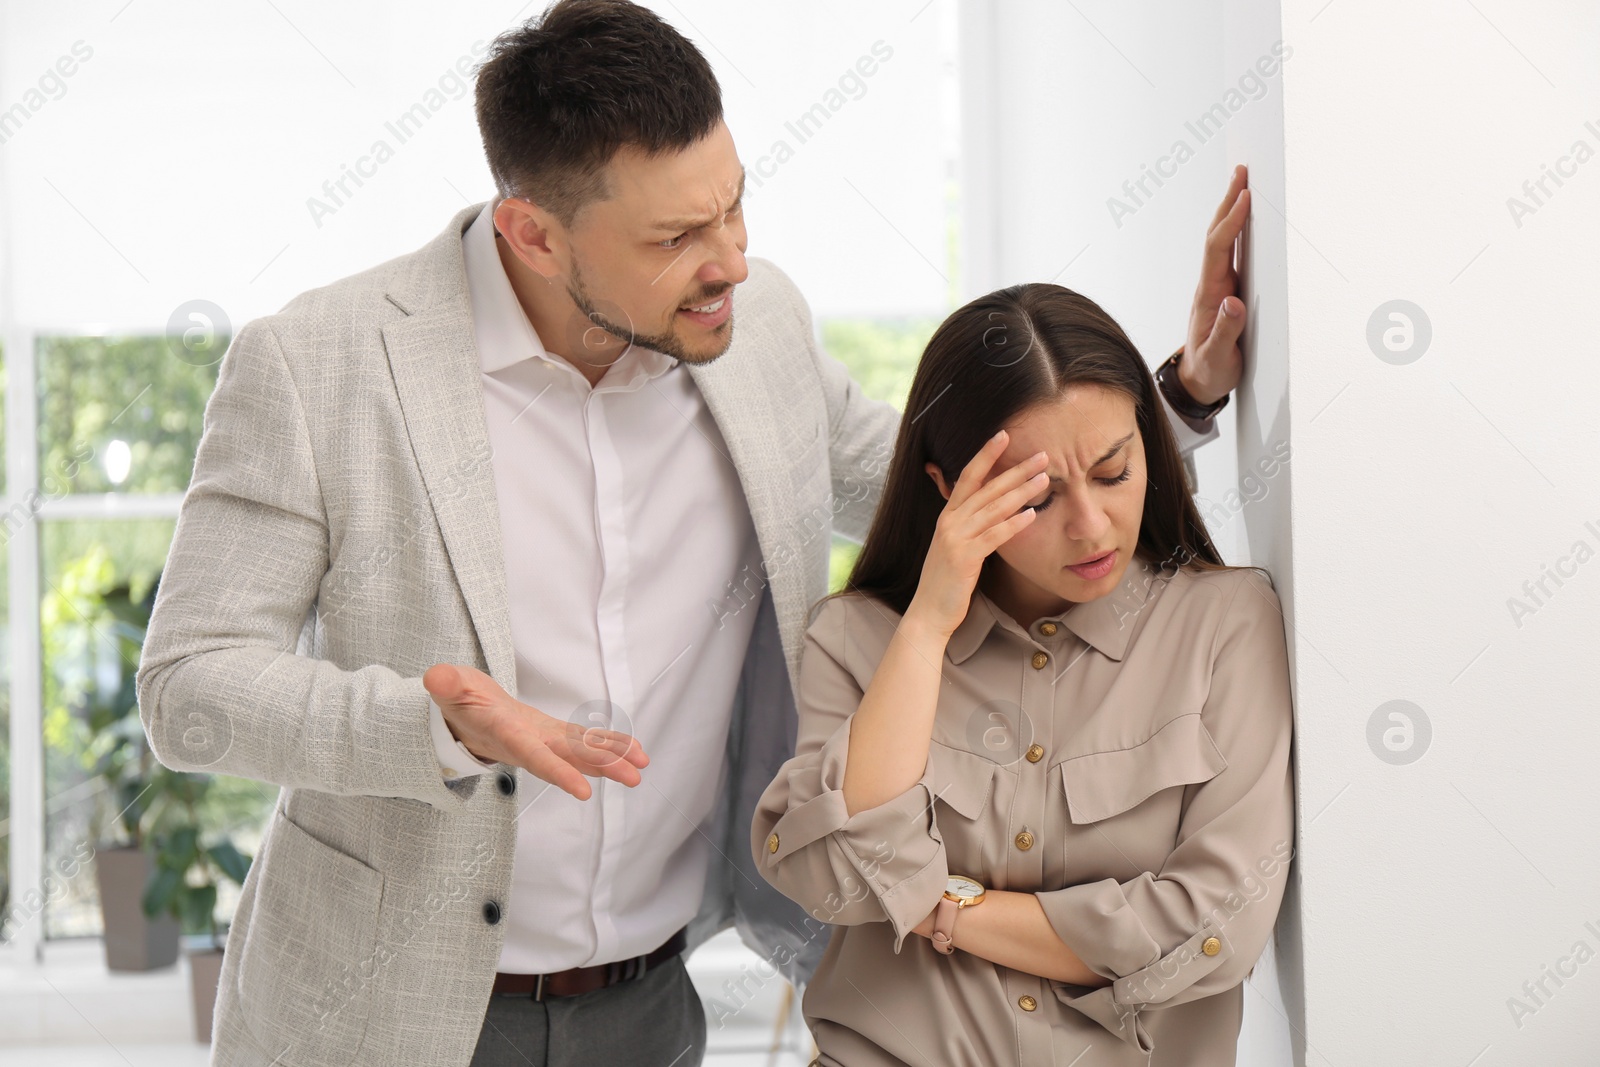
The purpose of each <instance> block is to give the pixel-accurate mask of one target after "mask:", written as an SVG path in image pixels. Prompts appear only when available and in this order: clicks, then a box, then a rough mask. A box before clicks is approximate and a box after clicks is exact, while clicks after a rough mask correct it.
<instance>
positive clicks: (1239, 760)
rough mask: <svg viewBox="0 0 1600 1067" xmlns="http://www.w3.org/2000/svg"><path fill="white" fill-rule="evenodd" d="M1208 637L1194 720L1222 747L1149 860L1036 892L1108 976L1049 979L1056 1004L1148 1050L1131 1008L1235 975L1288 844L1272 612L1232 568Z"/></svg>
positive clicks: (1253, 584) (1287, 727)
mask: <svg viewBox="0 0 1600 1067" xmlns="http://www.w3.org/2000/svg"><path fill="white" fill-rule="evenodd" d="M1239 579H1240V580H1239V581H1238V582H1237V583H1236V584H1235V586H1234V590H1233V593H1232V596H1231V598H1230V600H1229V603H1228V606H1227V607H1226V608H1225V609H1224V614H1223V620H1222V622H1221V624H1220V625H1219V627H1218V631H1217V635H1216V638H1215V640H1214V642H1213V648H1212V653H1211V657H1210V662H1211V687H1210V690H1209V692H1208V694H1207V697H1206V700H1205V704H1204V707H1203V708H1202V711H1201V722H1202V723H1203V724H1204V725H1205V727H1206V729H1207V731H1208V732H1209V733H1210V734H1211V736H1212V739H1213V740H1214V741H1215V742H1216V744H1217V746H1218V748H1219V749H1220V750H1221V751H1222V753H1223V756H1224V757H1225V759H1226V766H1225V768H1224V769H1223V770H1222V771H1220V772H1219V773H1218V774H1217V775H1216V776H1215V777H1213V778H1211V779H1210V780H1209V781H1206V782H1204V783H1201V784H1200V785H1199V786H1197V787H1195V788H1194V791H1193V793H1192V795H1191V796H1190V797H1189V798H1188V803H1187V806H1186V807H1185V809H1184V813H1183V815H1182V817H1181V819H1180V822H1179V828H1178V834H1177V839H1176V840H1177V844H1176V846H1175V847H1174V848H1173V850H1172V852H1171V854H1170V855H1169V856H1168V858H1167V861H1166V862H1165V863H1164V864H1163V865H1162V867H1161V870H1160V871H1159V872H1157V873H1154V874H1151V873H1144V874H1141V875H1139V876H1138V877H1136V878H1132V879H1130V880H1128V881H1124V882H1118V881H1117V880H1116V879H1114V878H1105V879H1102V880H1100V881H1098V882H1086V883H1083V884H1081V885H1074V886H1068V887H1067V888H1065V889H1060V890H1053V891H1046V892H1041V893H1039V894H1037V896H1038V898H1039V902H1040V904H1041V905H1042V906H1043V907H1044V911H1045V915H1046V917H1047V918H1048V919H1049V921H1050V925H1051V926H1052V927H1053V928H1054V929H1055V931H1056V934H1057V935H1058V936H1059V937H1060V938H1061V940H1062V941H1064V942H1065V943H1066V944H1067V945H1068V947H1070V948H1071V949H1072V950H1073V952H1075V953H1076V954H1077V955H1078V957H1079V958H1080V959H1081V960H1083V962H1084V964H1085V965H1086V966H1087V967H1088V968H1089V969H1090V970H1092V971H1094V972H1095V973H1096V974H1099V975H1103V976H1104V977H1106V978H1110V979H1113V981H1112V983H1111V984H1110V985H1105V986H1100V987H1098V988H1093V989H1091V988H1090V987H1087V986H1079V985H1073V984H1070V983H1066V982H1058V981H1052V982H1051V983H1050V984H1051V988H1052V991H1053V992H1054V993H1055V995H1056V997H1057V999H1059V1000H1060V1001H1061V1002H1062V1003H1063V1004H1065V1005H1067V1006H1069V1007H1071V1008H1074V1009H1076V1010H1077V1011H1079V1012H1082V1013H1083V1014H1084V1015H1086V1016H1088V1017H1089V1018H1091V1019H1094V1020H1095V1021H1096V1022H1099V1023H1100V1024H1101V1025H1102V1026H1103V1027H1104V1028H1105V1029H1106V1030H1108V1031H1110V1033H1111V1034H1112V1035H1113V1036H1115V1037H1117V1038H1120V1039H1121V1040H1123V1041H1125V1042H1127V1043H1128V1044H1130V1045H1132V1046H1134V1047H1136V1048H1138V1049H1139V1050H1140V1051H1142V1052H1150V1051H1152V1049H1151V1046H1150V1041H1149V1036H1148V1033H1147V1032H1146V1029H1145V1027H1144V1026H1143V1025H1142V1024H1141V1023H1140V1021H1139V1017H1138V1013H1139V1012H1140V1011H1141V1010H1143V1009H1145V1008H1159V1007H1167V1006H1172V1005H1177V1004H1183V1003H1185V1002H1187V1001H1191V1000H1196V999H1199V998H1201V997H1207V996H1211V995H1213V994H1216V993H1221V992H1224V991H1225V990H1228V989H1231V988H1233V987H1234V986H1236V985H1238V984H1239V983H1240V982H1242V981H1244V979H1245V977H1246V976H1247V975H1248V974H1249V972H1250V970H1251V969H1252V968H1253V967H1254V966H1255V962H1256V960H1257V959H1258V958H1259V957H1260V955H1261V951H1262V949H1263V948H1265V947H1266V942H1267V938H1268V937H1269V936H1270V935H1271V933H1272V929H1273V925H1274V923H1275V921H1276V919H1277V915H1278V906H1279V904H1280V903H1281V902H1282V899H1283V891H1284V886H1285V884H1286V883H1287V880H1288V874H1287V872H1288V867H1289V860H1290V858H1291V857H1292V856H1293V851H1294V848H1293V837H1294V784H1293V779H1292V766H1291V764H1290V742H1291V739H1292V734H1293V709H1292V706H1291V703H1290V685H1289V664H1288V651H1287V647H1286V642H1285V640H1284V622H1283V614H1282V611H1281V609H1280V607H1279V601H1278V596H1277V594H1276V592H1275V591H1274V590H1273V588H1272V586H1271V584H1270V582H1268V581H1266V580H1263V579H1262V578H1261V577H1260V576H1259V574H1258V573H1257V572H1254V571H1243V572H1241V573H1240V574H1239Z"/></svg>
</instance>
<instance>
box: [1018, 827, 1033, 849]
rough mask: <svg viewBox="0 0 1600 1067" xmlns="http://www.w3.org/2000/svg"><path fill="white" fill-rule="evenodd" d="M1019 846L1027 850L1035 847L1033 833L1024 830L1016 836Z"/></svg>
mask: <svg viewBox="0 0 1600 1067" xmlns="http://www.w3.org/2000/svg"><path fill="white" fill-rule="evenodd" d="M1016 841H1017V847H1018V848H1020V849H1021V850H1022V851H1024V852H1026V851H1028V850H1029V849H1030V848H1032V847H1033V835H1032V834H1030V833H1028V831H1026V830H1024V831H1022V833H1020V834H1018V835H1017V837H1016Z"/></svg>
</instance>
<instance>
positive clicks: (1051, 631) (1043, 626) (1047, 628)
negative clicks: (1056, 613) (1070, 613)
mask: <svg viewBox="0 0 1600 1067" xmlns="http://www.w3.org/2000/svg"><path fill="white" fill-rule="evenodd" d="M1039 632H1040V633H1042V634H1044V635H1045V636H1046V637H1054V636H1055V635H1056V624H1055V623H1053V622H1041V623H1040V624H1039Z"/></svg>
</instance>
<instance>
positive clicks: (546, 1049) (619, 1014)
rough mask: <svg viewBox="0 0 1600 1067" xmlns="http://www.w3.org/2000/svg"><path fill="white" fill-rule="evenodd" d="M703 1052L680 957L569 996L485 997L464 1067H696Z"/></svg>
mask: <svg viewBox="0 0 1600 1067" xmlns="http://www.w3.org/2000/svg"><path fill="white" fill-rule="evenodd" d="M705 1053H706V1011H705V1006H704V1005H703V1004H701V1002H700V994H699V993H697V992H695V988H694V983H693V982H691V981H690V980H689V971H688V968H687V967H685V966H684V962H683V956H682V955H681V954H680V955H677V956H674V957H672V959H670V960H668V961H667V962H666V963H663V964H662V965H661V966H659V967H655V968H652V969H651V970H648V971H646V972H645V973H644V974H642V975H640V976H639V977H638V978H635V979H632V980H630V981H625V982H618V983H617V984H616V985H612V986H607V987H606V988H604V989H597V990H595V991H594V992H592V993H581V994H579V995H578V996H575V997H552V998H550V999H548V1000H542V1001H537V1000H534V999H533V998H532V997H531V996H527V995H522V996H512V995H504V994H502V995H492V996H490V997H489V1009H488V1012H487V1013H486V1014H485V1015H484V1019H483V1030H482V1031H481V1032H480V1033H479V1034H478V1047H477V1050H476V1051H475V1052H474V1053H473V1054H472V1064H471V1067H594V1065H596V1064H606V1065H608V1067H609V1065H615V1067H700V1062H701V1060H702V1059H703V1058H704V1057H705Z"/></svg>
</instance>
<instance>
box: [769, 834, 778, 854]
mask: <svg viewBox="0 0 1600 1067" xmlns="http://www.w3.org/2000/svg"><path fill="white" fill-rule="evenodd" d="M767 851H768V852H776V851H778V835H777V834H773V835H772V836H771V837H769V838H767Z"/></svg>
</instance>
